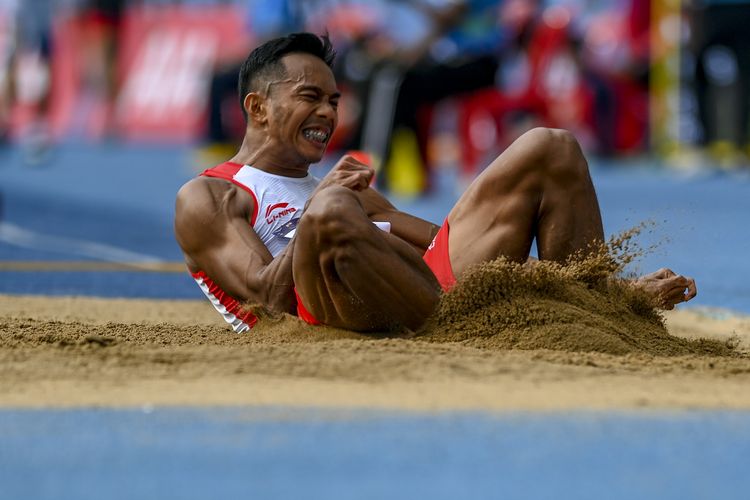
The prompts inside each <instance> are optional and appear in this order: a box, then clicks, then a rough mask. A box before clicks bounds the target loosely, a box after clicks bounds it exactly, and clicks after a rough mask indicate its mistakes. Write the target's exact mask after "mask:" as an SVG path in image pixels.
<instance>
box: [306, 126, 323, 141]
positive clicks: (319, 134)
mask: <svg viewBox="0 0 750 500" xmlns="http://www.w3.org/2000/svg"><path fill="white" fill-rule="evenodd" d="M302 134H303V135H304V136H305V138H307V139H311V140H314V141H318V142H326V141H327V140H328V133H326V132H323V131H322V130H317V129H307V130H304V131H302Z"/></svg>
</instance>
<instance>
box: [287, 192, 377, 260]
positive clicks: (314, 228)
mask: <svg viewBox="0 0 750 500" xmlns="http://www.w3.org/2000/svg"><path fill="white" fill-rule="evenodd" d="M366 222H367V216H366V215H365V212H364V209H363V208H362V206H361V204H360V203H359V200H358V199H357V196H356V194H355V193H354V192H353V191H352V190H350V189H348V188H345V187H341V186H330V187H327V188H325V189H322V190H321V191H319V192H318V193H316V195H315V196H314V197H313V199H312V200H311V201H310V205H309V206H308V208H307V210H306V211H305V213H304V215H303V216H302V220H301V221H300V229H301V230H303V231H304V232H305V233H306V234H309V235H312V236H313V237H314V238H315V240H316V241H318V243H319V244H320V245H322V246H324V247H329V248H341V247H347V246H349V245H350V244H351V243H352V242H353V241H356V240H357V239H359V238H362V224H363V223H366Z"/></svg>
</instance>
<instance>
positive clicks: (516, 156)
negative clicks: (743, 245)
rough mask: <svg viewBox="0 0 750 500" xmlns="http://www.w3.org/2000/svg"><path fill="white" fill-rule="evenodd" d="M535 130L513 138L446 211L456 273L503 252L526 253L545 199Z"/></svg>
mask: <svg viewBox="0 0 750 500" xmlns="http://www.w3.org/2000/svg"><path fill="white" fill-rule="evenodd" d="M537 135H540V134H537V133H536V132H533V131H532V132H530V133H527V134H526V135H525V136H523V137H521V138H520V139H518V140H517V141H516V142H514V143H513V144H512V145H511V146H510V147H509V148H508V149H507V150H506V151H504V152H503V153H502V154H501V155H500V156H499V157H498V158H497V159H495V161H493V162H492V163H491V164H490V165H489V166H488V167H487V168H486V169H485V170H484V171H483V172H482V174H481V175H480V176H479V177H477V179H475V180H474V182H473V183H472V184H471V185H470V186H469V188H468V189H467V190H466V192H465V193H464V195H463V196H462V197H461V198H460V199H459V200H458V202H457V203H456V205H455V206H454V207H453V209H452V210H451V212H450V214H449V215H448V223H449V224H450V238H449V245H450V256H451V265H452V266H453V270H454V272H455V274H456V276H460V274H461V273H462V272H463V271H465V270H466V268H467V267H469V266H471V265H473V264H476V263H478V262H483V261H487V260H492V259H494V258H496V257H498V256H500V255H504V256H506V257H508V258H509V259H512V260H516V261H524V260H526V259H527V258H528V255H529V250H530V248H531V243H532V241H533V238H534V224H535V219H536V214H537V212H538V208H539V205H540V203H541V189H540V187H541V186H540V182H539V176H538V175H534V174H533V172H534V169H535V166H539V167H541V163H542V162H543V161H544V154H543V151H540V150H539V149H538V148H537V147H535V145H536V144H537V142H538V139H537V137H536V136H537Z"/></svg>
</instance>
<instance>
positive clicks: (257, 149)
mask: <svg viewBox="0 0 750 500" xmlns="http://www.w3.org/2000/svg"><path fill="white" fill-rule="evenodd" d="M229 161H231V162H233V163H239V164H242V165H252V166H253V167H255V168H257V169H258V170H263V171H264V172H268V173H269V174H276V175H283V176H285V177H304V176H306V175H307V173H308V170H309V168H310V163H309V162H305V161H300V160H299V159H297V160H296V161H295V160H293V159H290V158H289V148H286V147H283V146H281V147H279V145H277V144H274V141H273V140H272V139H270V138H269V137H268V136H267V135H265V134H263V135H262V136H261V135H260V134H256V133H253V132H252V131H247V132H246V133H245V138H244V139H243V140H242V145H241V146H240V150H239V151H238V152H237V154H235V155H234V156H233V157H232V158H231V159H230V160H229Z"/></svg>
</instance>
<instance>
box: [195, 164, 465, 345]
mask: <svg viewBox="0 0 750 500" xmlns="http://www.w3.org/2000/svg"><path fill="white" fill-rule="evenodd" d="M201 175H202V176H206V177H216V178H219V179H225V180H228V181H230V182H232V183H233V184H235V185H237V186H239V187H240V188H242V189H244V190H245V191H247V192H248V193H250V196H252V197H253V200H254V201H255V209H254V210H253V213H252V216H251V217H250V225H251V226H252V228H253V230H254V231H255V233H256V234H257V235H258V236H259V237H260V239H261V241H262V242H263V244H264V245H265V246H266V248H268V251H269V252H270V253H271V255H272V256H274V257H276V255H278V254H279V253H280V252H281V251H282V250H283V249H284V248H286V246H287V244H289V241H290V240H291V238H292V235H293V234H294V233H293V231H294V230H295V229H296V227H297V224H298V223H299V220H300V218H301V217H302V209H303V208H304V206H305V203H306V202H307V200H308V199H310V196H312V193H313V191H314V190H315V188H316V187H317V185H318V183H319V182H320V180H319V179H317V178H315V177H313V176H312V175H310V174H309V173H308V174H307V176H305V177H301V178H296V177H284V176H281V175H274V174H269V173H267V172H264V171H262V170H258V169H257V168H254V167H251V166H249V165H240V164H238V163H231V162H226V163H222V164H221V165H217V166H216V167H213V168H210V169H208V170H206V171H204V172H203V173H202V174H201ZM448 231H449V228H448V220H447V219H446V220H445V222H444V223H443V226H442V227H441V228H440V231H438V234H437V235H436V236H435V239H434V240H433V241H432V243H431V244H430V246H429V248H428V249H427V252H425V254H424V257H423V259H424V261H425V262H426V263H427V265H428V266H429V267H430V269H431V270H432V272H433V273H434V274H435V276H436V277H437V279H438V282H439V283H440V286H441V287H442V288H443V290H444V291H448V290H450V288H452V287H453V285H454V284H455V282H456V278H455V277H454V275H453V270H452V269H451V264H450V258H449V257H448ZM192 276H193V279H195V282H196V283H197V284H198V286H199V287H200V289H201V290H202V291H203V293H204V294H205V295H206V297H208V300H210V301H211V304H213V306H214V307H215V308H216V310H217V311H218V312H219V314H221V315H222V317H223V318H224V320H225V321H226V322H227V323H229V324H230V325H231V326H232V328H233V329H234V331H235V332H237V333H242V332H245V331H247V330H249V329H250V328H252V327H253V325H255V323H256V322H257V321H258V318H256V317H255V315H253V314H252V313H250V312H249V311H245V310H243V309H242V307H241V306H240V303H239V302H238V301H237V300H236V299H235V298H233V297H232V296H231V295H229V294H228V293H226V292H225V291H224V290H222V289H221V287H219V285H217V284H216V283H215V282H214V281H213V280H211V278H210V277H209V276H208V275H207V274H206V273H205V272H204V271H197V272H195V273H192ZM294 293H295V297H296V298H297V315H298V316H299V318H300V319H302V320H304V321H305V322H307V323H310V324H313V325H318V324H320V321H318V320H317V319H316V318H315V317H314V316H313V315H312V314H311V313H310V312H309V311H308V310H307V309H306V308H305V307H304V304H302V301H301V300H300V297H299V295H298V294H297V290H296V289H295V290H294Z"/></svg>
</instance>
